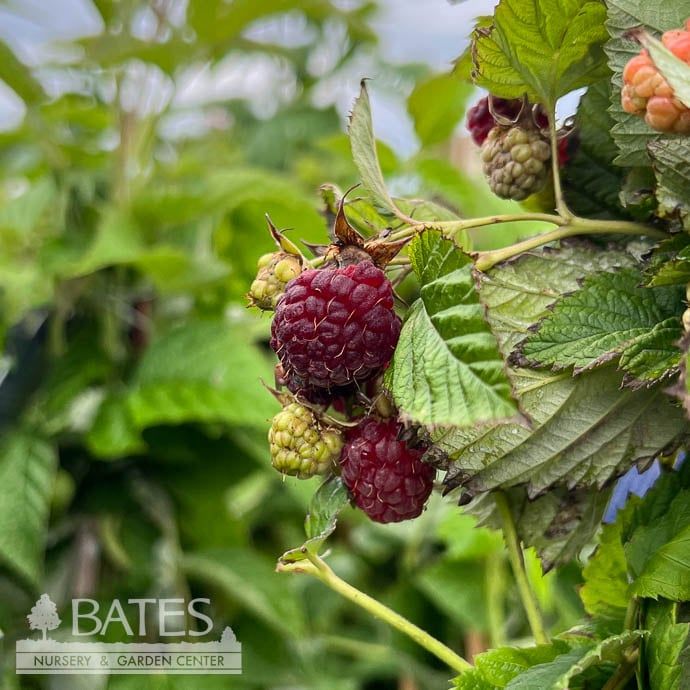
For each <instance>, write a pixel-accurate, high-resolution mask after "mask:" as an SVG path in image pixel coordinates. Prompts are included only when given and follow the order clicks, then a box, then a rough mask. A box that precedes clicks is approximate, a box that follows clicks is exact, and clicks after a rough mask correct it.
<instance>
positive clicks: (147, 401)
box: [127, 320, 276, 429]
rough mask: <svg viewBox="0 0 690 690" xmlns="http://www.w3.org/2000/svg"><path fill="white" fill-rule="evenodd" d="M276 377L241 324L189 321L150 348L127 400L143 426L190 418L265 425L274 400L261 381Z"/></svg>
mask: <svg viewBox="0 0 690 690" xmlns="http://www.w3.org/2000/svg"><path fill="white" fill-rule="evenodd" d="M272 376H273V372H272V370H271V366H270V363H269V362H268V359H267V358H264V357H263V355H261V354H260V352H259V351H258V350H257V349H256V348H255V347H252V346H251V341H250V340H249V338H248V336H247V333H246V330H245V327H243V325H242V324H241V323H235V324H233V323H227V322H223V321H221V320H208V321H201V320H200V321H188V322H187V323H186V324H185V325H184V326H182V327H180V328H177V329H174V330H172V331H170V332H169V333H167V334H166V335H165V336H163V337H162V338H160V339H159V340H158V341H156V342H154V343H153V344H152V345H151V346H150V347H149V348H148V349H147V351H146V353H145V354H144V356H143V358H142V360H141V362H140V363H139V367H138V369H137V371H136V373H135V377H134V381H133V383H132V385H131V391H130V393H129V395H128V400H127V404H128V407H129V410H130V413H131V415H132V419H133V420H134V423H135V425H136V426H137V428H139V429H142V428H145V427H147V426H152V425H156V424H178V423H183V422H186V421H205V422H214V421H215V422H219V421H220V422H226V423H228V424H237V425H246V426H253V427H258V428H264V427H265V426H266V424H267V421H268V420H269V419H270V418H271V417H272V416H273V414H274V413H275V411H276V403H275V401H274V400H273V399H272V396H271V395H270V394H269V393H267V392H266V391H265V390H263V388H262V387H261V385H260V380H261V379H263V380H264V381H266V382H270V381H272V380H273V379H272Z"/></svg>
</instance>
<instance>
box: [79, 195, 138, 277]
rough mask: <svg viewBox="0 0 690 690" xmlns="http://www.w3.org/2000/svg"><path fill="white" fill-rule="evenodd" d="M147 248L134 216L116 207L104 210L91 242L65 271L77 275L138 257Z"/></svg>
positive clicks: (134, 259)
mask: <svg viewBox="0 0 690 690" xmlns="http://www.w3.org/2000/svg"><path fill="white" fill-rule="evenodd" d="M143 251H144V245H143V240H142V236H141V231H140V229H139V227H138V226H137V224H136V223H135V222H134V221H133V220H132V218H131V217H130V216H129V215H128V214H126V213H124V212H123V211H121V210H119V209H117V208H114V207H112V208H107V209H105V210H104V211H103V213H102V215H101V218H100V221H99V222H98V225H97V227H96V233H95V236H94V238H93V241H92V242H91V244H90V246H89V247H88V248H87V249H86V251H85V252H84V254H83V255H82V256H81V257H80V258H79V259H78V261H77V262H76V264H75V265H74V266H72V267H71V268H70V269H69V270H68V271H67V273H66V275H67V277H70V278H76V277H78V276H83V275H88V274H89V273H93V272H95V271H98V270H100V269H102V268H105V267H106V266H113V265H118V264H128V263H131V262H134V261H136V260H137V259H138V258H139V257H140V256H141V254H142V252H143Z"/></svg>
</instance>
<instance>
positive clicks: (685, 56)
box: [661, 29, 690, 63]
mask: <svg viewBox="0 0 690 690" xmlns="http://www.w3.org/2000/svg"><path fill="white" fill-rule="evenodd" d="M661 41H662V43H663V44H664V45H665V46H666V47H667V48H668V49H669V50H670V51H671V52H672V53H673V54H674V55H675V56H676V57H677V58H678V59H679V60H682V61H683V62H688V63H690V32H688V31H685V30H682V29H674V30H673V31H667V32H666V33H665V34H664V35H663V36H662V37H661Z"/></svg>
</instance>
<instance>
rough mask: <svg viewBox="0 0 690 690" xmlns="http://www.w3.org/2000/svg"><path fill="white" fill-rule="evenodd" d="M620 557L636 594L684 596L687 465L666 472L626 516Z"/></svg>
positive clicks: (689, 518)
mask: <svg viewBox="0 0 690 690" xmlns="http://www.w3.org/2000/svg"><path fill="white" fill-rule="evenodd" d="M623 539H624V548H625V555H626V558H627V561H628V570H629V573H630V576H631V579H632V584H631V588H630V592H631V593H632V594H634V595H636V596H642V597H651V598H654V599H656V598H658V597H664V598H666V599H670V600H672V601H685V600H688V599H690V469H689V467H682V468H681V470H680V471H679V472H666V473H665V474H663V475H662V476H661V478H660V479H659V481H657V483H656V484H655V486H654V487H653V488H652V490H651V491H650V492H649V493H648V494H647V496H646V497H645V499H644V500H643V501H641V502H640V503H639V504H638V505H637V507H636V509H635V511H634V512H633V514H632V517H631V519H630V520H629V521H628V524H626V525H625V528H624V533H623Z"/></svg>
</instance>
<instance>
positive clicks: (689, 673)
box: [645, 601, 690, 690]
mask: <svg viewBox="0 0 690 690" xmlns="http://www.w3.org/2000/svg"><path fill="white" fill-rule="evenodd" d="M677 614H678V605H677V604H674V603H671V602H669V601H655V602H649V603H648V604H647V615H646V620H645V624H646V627H647V628H648V629H649V638H648V639H647V642H646V644H645V661H646V664H647V668H648V669H649V687H650V690H683V687H685V686H684V685H681V683H682V681H683V680H684V679H685V680H687V678H688V677H690V664H689V663H688V661H689V660H688V659H687V658H686V659H684V655H685V654H687V651H688V650H689V649H690V624H688V623H687V622H682V623H681V622H679V621H678V615H677Z"/></svg>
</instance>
